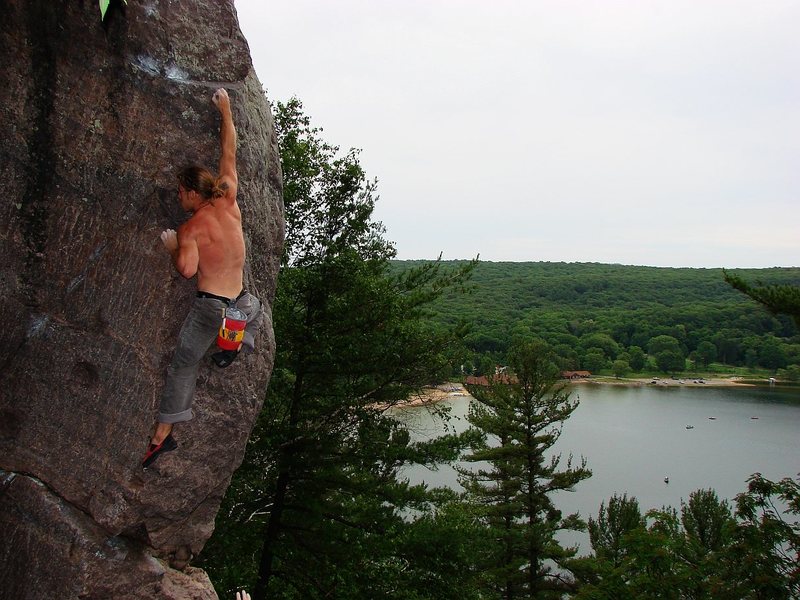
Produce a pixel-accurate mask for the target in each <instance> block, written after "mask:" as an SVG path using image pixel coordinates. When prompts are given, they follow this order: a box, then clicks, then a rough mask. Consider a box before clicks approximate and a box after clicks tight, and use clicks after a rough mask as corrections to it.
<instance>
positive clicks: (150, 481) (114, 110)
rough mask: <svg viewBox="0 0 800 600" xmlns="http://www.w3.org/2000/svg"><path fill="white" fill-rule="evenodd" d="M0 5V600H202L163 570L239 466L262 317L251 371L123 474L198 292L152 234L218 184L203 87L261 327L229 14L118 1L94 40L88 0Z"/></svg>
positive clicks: (244, 92)
mask: <svg viewBox="0 0 800 600" xmlns="http://www.w3.org/2000/svg"><path fill="white" fill-rule="evenodd" d="M3 7H4V11H3V12H4V14H3V19H2V20H0V57H2V61H3V65H4V67H3V69H2V70H0V114H2V123H3V136H2V138H0V181H2V182H3V186H2V194H0V294H2V299H3V304H2V313H1V314H2V318H3V327H0V378H1V379H2V386H0V468H2V469H3V470H4V473H3V474H2V484H0V514H2V531H3V532H4V533H3V535H2V536H0V598H6V597H8V598H15V599H20V598H39V597H47V598H64V599H66V598H77V597H81V598H83V597H87V598H106V597H114V598H140V597H141V598H181V597H186V598H213V597H215V595H214V593H213V590H211V589H210V586H209V584H208V581H207V579H205V576H204V574H202V572H199V573H198V572H197V571H192V570H191V569H188V570H187V571H186V572H184V573H178V572H176V571H174V570H172V569H171V568H170V567H169V566H167V565H168V563H170V562H172V563H173V564H176V563H180V562H181V560H180V559H181V557H185V556H189V555H191V554H196V553H197V552H199V550H200V549H201V548H202V546H203V544H204V543H205V541H206V540H207V539H208V537H209V536H210V535H211V532H212V530H213V523H214V517H215V515H216V512H217V509H218V507H219V502H220V500H221V498H222V495H223V493H224V491H225V489H226V487H227V485H228V483H229V481H230V477H231V474H232V473H233V471H234V470H235V469H236V467H237V466H238V465H239V464H240V462H241V459H242V456H243V453H244V446H245V443H246V440H247V436H248V434H249V432H250V430H251V427H252V424H253V422H254V420H255V417H256V415H257V412H258V410H259V408H260V407H261V403H262V399H263V394H264V390H265V389H266V385H267V382H268V379H269V375H270V371H271V366H272V359H273V355H274V346H275V344H274V339H273V336H272V324H271V319H270V318H269V314H267V318H266V319H265V322H264V325H263V327H262V330H261V332H260V339H259V343H260V347H259V350H258V351H257V352H256V353H255V354H253V355H251V356H248V357H247V358H246V359H245V360H240V361H237V362H236V363H234V365H233V366H232V367H230V368H229V369H227V370H226V371H219V370H214V369H212V368H211V367H210V366H208V365H207V364H204V366H203V367H201V371H200V376H199V379H198V387H197V393H196V395H195V404H194V409H195V419H194V420H193V421H191V422H189V423H187V424H181V425H179V426H177V427H176V432H175V435H176V438H177V439H178V441H179V444H180V447H179V449H178V451H176V452H173V453H171V454H167V455H165V456H164V457H163V458H161V459H159V461H158V462H157V463H156V464H155V466H154V467H153V468H152V469H150V470H148V471H146V472H142V471H141V469H140V467H139V461H140V459H141V455H142V453H143V451H144V449H145V446H146V444H147V441H148V437H149V434H150V433H151V429H152V426H153V421H154V419H155V416H156V412H157V406H158V399H159V394H160V391H161V388H162V386H163V377H164V372H165V369H166V366H167V364H168V362H169V359H170V356H171V352H172V348H173V346H174V343H175V339H176V336H177V333H178V330H179V328H180V324H181V322H182V320H183V317H184V316H185V314H186V312H187V310H188V306H189V303H190V302H191V299H192V296H193V294H194V291H195V282H194V281H185V280H183V279H182V278H181V277H180V276H179V275H178V274H177V273H176V272H175V270H174V269H173V267H172V265H171V264H170V261H169V257H168V255H167V254H166V252H164V250H163V249H162V247H161V244H160V241H159V239H158V235H159V233H160V232H161V230H162V229H164V228H166V227H173V228H175V227H176V226H177V225H178V224H179V223H180V222H181V221H182V220H183V219H184V218H185V215H184V214H183V213H182V211H181V210H180V209H179V207H178V204H177V197H176V182H175V177H174V174H175V171H176V170H177V169H178V168H179V167H181V166H183V165H184V164H186V163H191V162H200V163H201V164H206V165H208V166H209V167H211V168H212V170H215V168H216V165H217V160H218V149H219V142H218V139H219V138H218V131H219V120H218V116H217V112H216V109H215V108H214V106H213V104H212V103H211V100H210V98H211V94H212V93H213V90H214V89H216V88H217V87H220V86H224V87H226V88H227V89H228V91H229V93H230V95H231V100H232V105H233V113H234V122H235V123H236V126H237V130H238V134H239V149H238V154H237V157H238V171H239V181H240V187H239V204H240V206H241V207H242V213H243V219H244V223H245V238H246V242H247V245H248V251H249V261H248V266H247V271H246V274H245V275H246V286H247V288H248V289H249V290H251V291H252V292H254V293H255V294H256V295H258V296H259V297H260V298H262V300H264V301H265V305H266V308H267V312H268V313H269V305H270V304H271V302H272V298H273V297H274V290H275V282H276V277H277V271H278V262H279V256H280V251H281V244H282V239H283V220H282V210H281V208H282V206H281V195H280V191H281V177H280V168H279V163H278V156H277V146H276V142H275V134H274V128H273V124H272V117H271V116H270V113H269V107H268V105H267V102H266V100H265V98H264V95H263V93H262V90H261V85H260V83H259V82H258V80H257V79H256V76H255V73H254V72H253V69H252V65H251V62H250V57H249V50H248V47H247V44H246V42H245V40H244V38H243V37H242V35H241V33H240V31H239V27H238V23H237V19H236V14H235V10H234V8H233V5H232V2H231V1H230V0H196V1H193V2H163V1H162V2H156V1H155V0H128V3H127V6H125V7H122V8H120V7H119V6H116V7H112V10H111V11H110V12H109V14H108V16H107V19H106V23H104V24H102V23H101V22H100V17H99V11H98V8H97V2H96V1H94V0H91V1H90V0H85V1H72V0H70V1H59V2H53V1H52V0H7V1H6V2H4V3H3ZM7 532H11V533H9V534H8V535H7V534H6V533H7ZM154 557H156V558H154ZM112 575H113V577H112ZM33 582H37V585H40V586H45V587H46V586H48V585H49V586H50V587H49V588H47V589H48V590H49V592H50V593H49V594H41V595H40V593H39V592H32V591H30V589H29V588H26V585H28V584H31V583H33ZM47 582H49V583H47ZM70 582H72V583H70ZM126 582H127V583H126ZM61 586H69V587H61ZM26 590H27V591H26ZM181 590H184V591H181ZM184 592H185V593H184ZM180 594H184V595H180ZM204 594H205V595H204Z"/></svg>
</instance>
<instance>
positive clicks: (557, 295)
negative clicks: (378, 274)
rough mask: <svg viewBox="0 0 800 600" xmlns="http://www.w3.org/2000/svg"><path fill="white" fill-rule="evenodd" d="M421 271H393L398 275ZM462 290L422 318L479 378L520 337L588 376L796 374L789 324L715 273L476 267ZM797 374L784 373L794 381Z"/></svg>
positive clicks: (755, 272)
mask: <svg viewBox="0 0 800 600" xmlns="http://www.w3.org/2000/svg"><path fill="white" fill-rule="evenodd" d="M420 262H421V261H394V262H393V263H392V265H393V268H394V269H397V270H398V271H402V270H405V269H409V268H411V267H413V266H419V264H420ZM731 272H733V273H736V274H739V275H741V276H743V277H744V278H746V279H747V280H750V281H754V282H761V283H763V284H776V285H777V284H783V285H787V284H788V285H800V268H773V269H741V270H733V271H731ZM469 288H470V291H469V293H468V294H459V293H450V294H448V295H446V296H444V297H442V298H441V299H439V300H438V301H437V302H436V303H435V304H434V306H433V308H432V312H431V317H432V318H433V319H434V320H435V321H437V322H441V323H448V324H452V323H457V322H459V321H463V322H464V323H465V324H466V325H467V326H468V327H469V334H468V335H467V338H466V341H467V345H468V348H469V349H470V351H471V352H472V353H474V355H473V356H472V357H470V358H468V359H467V362H470V361H471V362H472V363H474V364H472V365H468V366H469V367H475V368H477V369H478V370H480V363H481V358H480V357H486V356H488V357H489V358H490V359H492V360H500V359H502V358H503V355H504V354H505V351H506V350H507V348H508V347H509V344H510V343H511V341H512V340H513V339H514V338H515V337H516V336H521V335H524V336H530V335H534V336H537V337H541V338H543V339H544V340H546V341H547V342H549V343H550V344H551V345H552V346H553V347H554V348H555V350H556V352H557V353H558V354H559V355H560V356H561V358H562V367H564V368H583V369H587V370H590V371H593V372H596V371H602V370H612V369H614V367H615V363H616V368H617V370H619V371H623V372H624V371H625V370H626V369H625V367H626V364H627V367H628V368H629V369H631V370H633V371H639V370H641V369H642V368H646V367H648V366H650V367H654V368H658V369H660V370H662V371H664V372H678V371H682V370H684V369H686V368H694V367H698V368H699V367H707V366H708V365H710V364H712V363H723V364H725V365H731V366H745V367H762V368H766V369H771V370H778V369H783V370H784V371H786V370H787V367H791V366H792V365H795V366H796V365H800V337H798V329H797V326H796V325H795V323H794V322H793V321H792V319H791V318H790V317H788V316H785V315H771V314H770V313H769V312H767V311H766V310H765V309H764V308H762V307H761V306H760V305H759V304H757V303H755V302H753V301H752V300H750V299H749V298H747V297H746V296H744V295H743V294H741V293H740V292H738V291H736V290H734V289H733V288H731V287H730V286H729V285H728V284H727V283H726V282H725V280H724V279H723V273H722V270H721V269H688V268H685V269H678V268H657V267H638V266H624V265H608V264H597V263H545V262H527V263H511V262H481V263H479V264H478V265H477V267H476V268H475V270H474V273H473V276H472V280H471V283H470V286H469ZM665 336H666V337H665ZM667 338H671V339H667ZM673 340H675V341H673ZM664 352H669V353H670V354H669V355H667V354H664ZM659 355H661V358H662V360H661V361H658V360H657V359H658V356H659ZM678 355H680V356H678ZM648 359H649V363H648ZM617 361H620V362H617ZM642 361H644V363H643V362H642ZM662 367H663V368H662ZM798 369H800V367H795V368H794V369H791V368H790V369H788V371H786V373H783V374H784V375H787V376H790V375H794V376H796V374H797V371H798Z"/></svg>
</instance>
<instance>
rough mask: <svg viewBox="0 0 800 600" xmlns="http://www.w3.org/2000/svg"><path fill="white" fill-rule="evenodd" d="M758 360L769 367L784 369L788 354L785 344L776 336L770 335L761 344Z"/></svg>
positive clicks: (763, 365)
mask: <svg viewBox="0 0 800 600" xmlns="http://www.w3.org/2000/svg"><path fill="white" fill-rule="evenodd" d="M758 362H759V364H760V365H761V366H762V367H766V368H768V369H782V368H784V367H785V366H786V354H785V353H784V351H783V344H781V342H780V341H779V340H778V339H777V338H775V337H774V336H768V337H767V338H766V339H764V341H763V343H762V344H761V349H760V351H759V353H758Z"/></svg>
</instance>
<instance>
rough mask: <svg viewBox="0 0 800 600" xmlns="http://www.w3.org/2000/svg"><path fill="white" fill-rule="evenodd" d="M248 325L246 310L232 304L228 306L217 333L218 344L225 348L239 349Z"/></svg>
mask: <svg viewBox="0 0 800 600" xmlns="http://www.w3.org/2000/svg"><path fill="white" fill-rule="evenodd" d="M246 325H247V315H246V314H244V312H242V311H241V310H239V309H238V308H234V307H232V306H230V307H228V308H226V309H225V314H224V315H223V317H222V326H221V327H220V328H219V334H218V335H217V346H219V347H220V348H222V349H223V350H238V349H239V346H241V345H242V340H243V339H244V328H245V326H246Z"/></svg>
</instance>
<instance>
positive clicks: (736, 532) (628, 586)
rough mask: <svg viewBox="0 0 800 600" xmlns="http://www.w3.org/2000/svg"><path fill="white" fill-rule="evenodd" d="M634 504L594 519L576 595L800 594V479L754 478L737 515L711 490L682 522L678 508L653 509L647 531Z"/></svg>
mask: <svg viewBox="0 0 800 600" xmlns="http://www.w3.org/2000/svg"><path fill="white" fill-rule="evenodd" d="M628 504H629V505H627V506H626V505H625V504H624V503H622V502H621V501H620V500H619V499H617V506H618V507H620V508H619V509H618V510H616V511H610V510H606V509H604V508H602V507H601V512H600V515H599V517H600V518H599V519H598V521H593V520H590V523H589V531H590V535H592V545H593V549H594V551H595V554H594V555H593V556H591V557H589V558H588V559H585V560H583V561H582V563H580V565H579V566H580V567H581V571H580V575H581V581H582V582H583V583H584V585H583V586H582V587H581V588H580V590H579V592H578V593H577V595H576V596H575V598H579V599H583V600H585V599H588V598H591V599H595V600H600V599H604V600H608V599H611V598H613V599H615V600H617V599H620V600H623V599H629V598H630V599H631V600H633V599H638V598H675V599H676V600H678V599H680V600H682V599H684V598H687V599H688V598H698V599H701V598H702V599H709V600H710V599H713V600H741V599H754V600H755V599H770V600H771V599H778V600H789V599H790V598H797V597H800V596H798V594H800V570H798V568H797V565H798V564H800V562H799V560H800V524H798V520H797V518H796V517H797V515H798V514H800V481H795V480H792V479H789V478H786V479H783V480H781V481H780V482H772V481H769V480H767V479H764V478H763V477H762V476H761V475H759V474H755V475H753V476H752V477H751V478H750V480H749V484H748V490H747V492H745V493H743V494H740V495H739V496H737V498H736V510H735V512H732V511H731V507H730V506H729V505H728V503H727V501H725V500H720V499H719V498H718V497H717V495H716V493H715V492H714V491H713V490H697V491H695V492H693V493H692V494H691V495H690V497H689V501H688V502H687V503H685V504H682V506H681V513H680V518H679V517H678V513H677V511H675V510H674V509H672V508H662V509H661V510H651V511H649V512H648V513H647V516H646V518H647V523H648V524H647V525H646V526H645V525H644V524H642V525H640V526H637V520H636V517H637V513H638V507H633V506H630V503H628ZM611 506H612V504H611V503H609V508H611ZM622 509H624V510H622ZM613 523H616V524H617V525H616V526H614V525H612V524H613ZM620 523H622V524H623V525H620Z"/></svg>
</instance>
